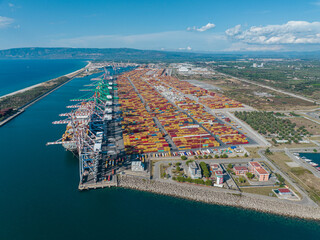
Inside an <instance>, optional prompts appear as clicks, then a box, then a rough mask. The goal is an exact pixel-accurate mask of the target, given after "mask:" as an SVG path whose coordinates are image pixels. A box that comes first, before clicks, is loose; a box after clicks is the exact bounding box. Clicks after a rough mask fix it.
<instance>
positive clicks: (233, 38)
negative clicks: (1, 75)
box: [0, 0, 320, 52]
mask: <svg viewBox="0 0 320 240" xmlns="http://www.w3.org/2000/svg"><path fill="white" fill-rule="evenodd" d="M20 47H85V48H87V47H88V48H89V47H90V48H122V47H126V48H136V49H153V50H164V51H189V52H239V51H317V50H320V0H314V1H313V0H310V1H309V0H290V1H287V0H261V1H257V0H222V1H220V0H197V1H194V0H171V1H168V0H144V1H143V0H135V1H133V0H113V1H109V0H91V1H90V0H86V1H82V0H50V1H49V0H9V1H5V0H0V49H8V48H20Z"/></svg>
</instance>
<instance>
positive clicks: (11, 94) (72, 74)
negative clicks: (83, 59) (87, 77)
mask: <svg viewBox="0 0 320 240" xmlns="http://www.w3.org/2000/svg"><path fill="white" fill-rule="evenodd" d="M91 64H92V63H91V62H88V64H87V65H86V66H85V67H83V68H81V69H79V70H77V71H74V72H71V73H68V74H65V75H63V76H65V77H68V78H72V77H74V76H75V75H77V74H79V73H80V72H81V71H83V70H85V69H87V68H88V67H90V66H91ZM63 76H61V77H63ZM52 80H54V79H50V80H48V81H45V82H42V83H38V84H34V85H32V86H30V87H26V88H23V89H20V90H18V91H14V92H12V93H8V94H5V95H3V96H0V99H2V98H5V97H9V96H13V95H15V94H17V93H22V92H25V91H28V90H31V89H33V88H36V87H39V86H42V85H43V84H46V83H48V82H50V81H52Z"/></svg>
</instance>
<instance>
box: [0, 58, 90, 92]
mask: <svg viewBox="0 0 320 240" xmlns="http://www.w3.org/2000/svg"><path fill="white" fill-rule="evenodd" d="M86 65H87V62H86V61H84V60H70V59H68V60H51V59H50V60H0V96H2V95H5V94H8V93H11V92H14V91H17V90H20V89H23V88H26V87H29V86H32V85H34V84H38V83H41V82H44V81H48V80H50V79H52V78H56V77H60V76H62V75H65V74H67V73H70V72H73V71H76V70H78V69H80V68H83V67H84V66H86Z"/></svg>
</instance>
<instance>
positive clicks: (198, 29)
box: [187, 23, 216, 32]
mask: <svg viewBox="0 0 320 240" xmlns="http://www.w3.org/2000/svg"><path fill="white" fill-rule="evenodd" d="M215 26H216V25H215V24H213V23H208V24H207V25H205V26H202V27H200V28H197V27H195V26H193V27H188V28H187V31H198V32H205V31H207V30H209V29H211V28H214V27H215Z"/></svg>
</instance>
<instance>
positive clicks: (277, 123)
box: [235, 111, 310, 142]
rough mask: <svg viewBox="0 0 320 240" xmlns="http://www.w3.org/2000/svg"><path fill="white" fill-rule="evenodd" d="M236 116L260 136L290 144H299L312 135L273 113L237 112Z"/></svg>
mask: <svg viewBox="0 0 320 240" xmlns="http://www.w3.org/2000/svg"><path fill="white" fill-rule="evenodd" d="M235 116H236V117H238V118H239V119H241V120H243V121H245V122H246V123H248V124H249V125H250V126H251V127H252V128H253V129H254V130H256V131H257V132H259V133H260V134H263V135H267V136H273V141H274V142H276V138H277V139H280V140H287V141H288V142H291V141H293V142H298V141H300V140H302V137H303V136H307V135H310V133H309V132H308V131H307V130H306V129H305V127H304V126H301V127H299V128H298V127H297V126H296V124H295V123H293V122H291V121H290V120H289V119H283V118H279V117H276V116H275V114H274V113H273V112H260V111H252V112H238V111H237V112H235Z"/></svg>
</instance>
